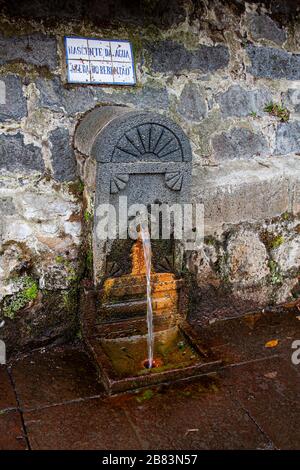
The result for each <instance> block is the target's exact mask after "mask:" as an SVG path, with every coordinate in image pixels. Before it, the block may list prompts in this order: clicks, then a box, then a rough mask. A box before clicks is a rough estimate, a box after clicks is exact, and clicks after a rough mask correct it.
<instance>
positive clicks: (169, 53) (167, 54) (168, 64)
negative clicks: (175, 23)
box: [146, 40, 229, 73]
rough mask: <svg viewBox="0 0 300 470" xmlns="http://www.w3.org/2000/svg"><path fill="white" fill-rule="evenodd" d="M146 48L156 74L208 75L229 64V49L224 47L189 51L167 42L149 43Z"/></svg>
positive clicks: (205, 47) (169, 41) (204, 46)
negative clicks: (199, 72)
mask: <svg viewBox="0 0 300 470" xmlns="http://www.w3.org/2000/svg"><path fill="white" fill-rule="evenodd" d="M146 47H147V50H148V52H150V54H151V56H152V70H153V71H154V72H174V73H176V72H180V71H182V70H200V71H201V72H203V73H207V72H214V71H216V70H218V69H222V68H224V67H226V66H227V65H228V63H229V51H228V48H227V47H226V46H222V45H218V46H206V45H200V46H198V48H197V49H193V50H188V49H186V48H185V47H184V46H183V45H182V44H179V43H176V42H174V41H171V40H165V41H160V42H158V41H157V42H154V43H148V44H147V46H146Z"/></svg>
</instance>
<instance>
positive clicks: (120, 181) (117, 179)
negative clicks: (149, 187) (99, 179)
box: [110, 174, 129, 194]
mask: <svg viewBox="0 0 300 470" xmlns="http://www.w3.org/2000/svg"><path fill="white" fill-rule="evenodd" d="M128 180H129V175H127V174H118V175H114V176H113V177H112V178H111V180H110V192H111V194H116V193H118V192H119V191H120V190H121V189H124V188H126V184H127V183H128Z"/></svg>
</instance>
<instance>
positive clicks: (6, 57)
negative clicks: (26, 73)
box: [0, 33, 57, 70]
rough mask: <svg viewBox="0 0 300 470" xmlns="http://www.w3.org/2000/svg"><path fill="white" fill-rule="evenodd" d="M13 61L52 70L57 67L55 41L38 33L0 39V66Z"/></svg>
mask: <svg viewBox="0 0 300 470" xmlns="http://www.w3.org/2000/svg"><path fill="white" fill-rule="evenodd" d="M14 61H24V62H26V63H29V64H32V65H36V66H46V67H48V68H49V69H50V70H54V69H55V68H56V67H57V50H56V39H55V38H52V37H49V36H45V35H43V34H40V33H37V34H32V35H28V36H19V37H0V65H4V64H7V63H9V62H14Z"/></svg>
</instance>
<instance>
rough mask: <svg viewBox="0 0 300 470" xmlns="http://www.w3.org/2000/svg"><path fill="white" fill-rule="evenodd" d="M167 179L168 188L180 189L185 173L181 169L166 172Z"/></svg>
mask: <svg viewBox="0 0 300 470" xmlns="http://www.w3.org/2000/svg"><path fill="white" fill-rule="evenodd" d="M165 181H166V185H167V186H168V188H170V189H173V191H180V190H181V187H182V181H183V175H182V173H181V172H180V171H176V172H173V173H166V174H165Z"/></svg>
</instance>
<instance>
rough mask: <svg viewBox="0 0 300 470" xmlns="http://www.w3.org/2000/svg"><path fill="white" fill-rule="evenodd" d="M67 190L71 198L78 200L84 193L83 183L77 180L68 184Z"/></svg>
mask: <svg viewBox="0 0 300 470" xmlns="http://www.w3.org/2000/svg"><path fill="white" fill-rule="evenodd" d="M68 189H69V192H70V193H71V194H73V196H75V197H77V198H80V197H81V196H82V194H83V191H84V183H83V182H82V181H81V180H80V179H78V180H76V181H72V182H71V183H69V184H68Z"/></svg>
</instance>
